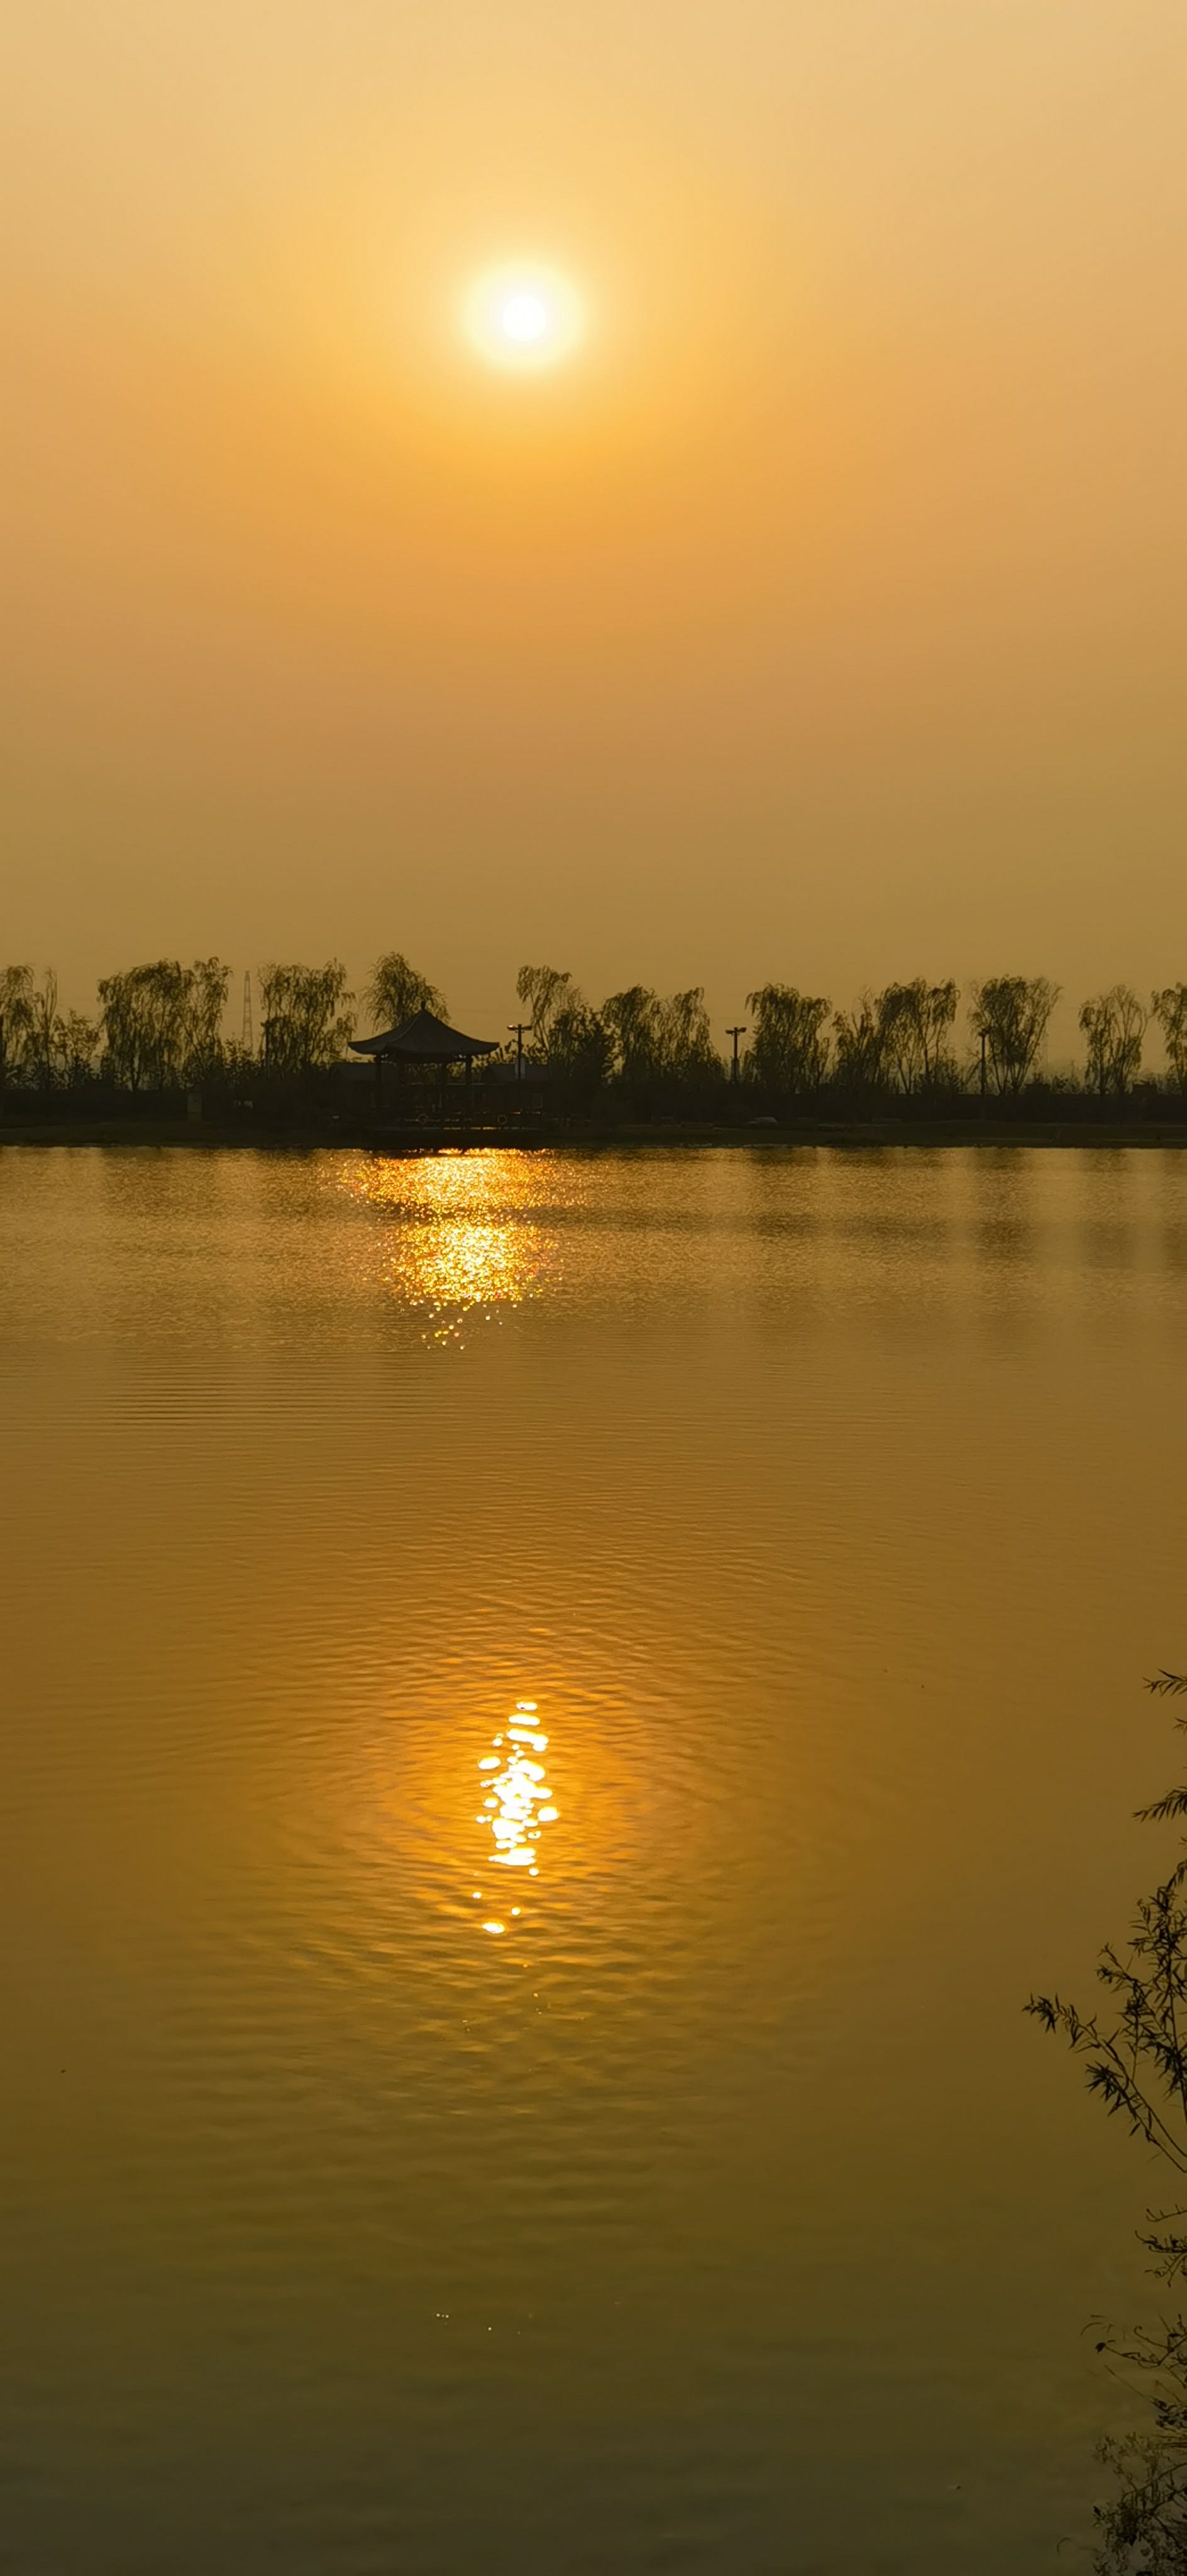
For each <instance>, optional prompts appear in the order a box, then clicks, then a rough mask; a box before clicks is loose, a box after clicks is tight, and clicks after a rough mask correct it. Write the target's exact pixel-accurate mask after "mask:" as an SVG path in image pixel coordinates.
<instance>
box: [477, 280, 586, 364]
mask: <svg viewBox="0 0 1187 2576" xmlns="http://www.w3.org/2000/svg"><path fill="white" fill-rule="evenodd" d="M462 319H463V323H464V326H465V331H466V336H467V338H468V339H469V341H470V344H471V346H472V347H473V348H474V349H476V350H477V352H478V355H479V357H481V358H485V359H486V360H487V362H488V364H489V365H491V366H495V367H508V368H511V369H513V370H518V371H519V372H520V373H528V374H538V373H539V372H540V371H541V370H542V369H544V368H546V367H555V366H556V365H558V363H559V361H560V360H561V359H562V358H567V357H569V356H570V355H571V354H572V352H573V350H574V349H575V348H576V347H577V344H578V342H579V340H580V339H581V338H582V336H583V334H584V330H585V312H584V307H583V305H582V301H581V298H580V296H579V295H578V293H577V290H576V288H575V287H574V286H573V285H571V283H570V281H569V279H568V278H567V277H562V276H561V275H560V274H559V272H558V271H557V270H556V269H552V268H540V267H537V266H536V265H535V263H534V262H524V263H523V264H522V265H521V264H518V263H516V264H514V265H510V266H508V267H506V268H494V269H490V270H488V272H487V274H486V276H485V277H480V278H477V279H476V280H475V283H474V284H473V286H471V288H470V289H469V292H468V293H467V296H466V299H465V303H464V306H463V309H462Z"/></svg>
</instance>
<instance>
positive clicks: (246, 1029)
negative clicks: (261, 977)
mask: <svg viewBox="0 0 1187 2576" xmlns="http://www.w3.org/2000/svg"><path fill="white" fill-rule="evenodd" d="M255 1051H256V1035H255V1029H254V1028H253V1026H252V1015H251V968H250V966H249V967H248V968H247V970H246V972H245V974H244V977H243V1052H244V1054H245V1055H254V1054H255Z"/></svg>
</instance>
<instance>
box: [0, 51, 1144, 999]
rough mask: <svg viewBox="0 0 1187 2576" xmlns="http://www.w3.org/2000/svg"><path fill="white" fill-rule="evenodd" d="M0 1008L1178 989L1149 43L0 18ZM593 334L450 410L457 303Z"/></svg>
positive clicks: (460, 386)
mask: <svg viewBox="0 0 1187 2576" xmlns="http://www.w3.org/2000/svg"><path fill="white" fill-rule="evenodd" d="M3 51H4V56H5V60H4V63H3V66H2V67H0V68H2V69H3V72H4V88H5V93H6V95H7V98H8V100H9V108H8V111H7V115H8V120H9V122H8V130H7V133H6V134H5V135H4V136H3V137H0V145H2V149H0V168H2V177H0V193H2V196H3V200H4V203H3V213H4V216H5V218H6V221H5V224H4V230H5V234H6V236H7V240H8V242H9V245H10V248H9V251H8V253H7V255H6V256H7V260H8V263H9V269H8V277H7V300H8V303H9V306H10V316H11V318H10V328H9V345H10V359H9V366H8V369H7V370H6V372H7V375H8V379H9V385H10V387H11V388H12V389H13V391H14V394H15V399H14V400H13V401H12V402H11V405H10V412H9V426H8V430H7V432H6V437H7V442H8V444H7V455H6V461H5V472H4V477H3V492H4V505H5V516H6V520H7V529H6V544H5V552H6V557H7V563H8V577H7V580H6V591H7V595H8V598H9V603H10V618H9V656H8V673H7V679H6V686H5V691H4V726H5V731H6V735H7V737H8V739H7V742H6V746H5V773H6V779H7V782H8V784H7V797H8V806H9V816H8V829H9V840H10V851H11V857H10V865H9V867H8V869H7V870H6V879H7V886H6V893H7V900H6V901H5V903H4V904H3V906H2V907H0V924H2V927H0V953H2V954H3V956H5V957H11V958H25V957H28V958H30V959H32V960H33V961H34V962H36V963H38V964H42V963H45V962H47V961H55V962H56V963H57V964H58V965H59V967H60V969H61V971H62V976H63V983H64V986H65V988H66V990H67V994H68V997H69V998H70V999H72V1000H79V1001H82V1000H85V998H86V993H87V987H88V985H89V984H90V983H91V981H92V979H93V978H94V976H95V975H96V974H98V973H102V972H104V971H105V970H106V969H107V968H109V967H110V966H112V965H114V964H126V963H129V962H132V961H133V960H134V959H137V958H141V957H147V956H154V955H159V954H161V953H163V952H164V953H176V952H179V951H180V952H181V953H183V954H186V955H192V954H195V953H208V952H209V951H211V950H217V951H218V952H219V953H220V954H222V955H224V956H226V957H227V958H228V959H230V960H231V961H233V963H234V964H235V965H236V967H242V966H243V965H246V964H255V963H256V962H257V961H259V960H260V959H263V958H269V957H275V956H282V957H284V956H288V957H310V958H313V957H321V956H325V955H327V954H329V953H332V952H336V953H338V954H339V955H341V956H342V957H344V958H345V960H346V961H347V963H348V965H349V966H350V967H351V969H352V971H359V970H361V969H362V968H364V967H365V965H366V963H367V961H368V960H369V959H370V957H372V956H373V955H374V953H375V951H376V950H377V949H379V948H382V947H389V946H399V947H404V948H406V949H408V950H409V951H410V953H411V954H412V955H413V957H414V958H415V959H416V960H417V962H418V963H420V964H421V965H422V966H423V967H424V968H425V969H426V970H427V971H428V972H429V973H430V974H432V975H433V976H434V978H435V979H436V980H437V981H438V982H440V983H441V984H442V985H443V986H444V988H445V990H446V993H447V995H448V998H449V1001H450V1004H451V1006H452V1008H453V1010H454V1012H455V1014H456V1015H457V1016H458V1017H459V1018H460V1019H461V1020H462V1021H463V1022H467V1021H468V1022H469V1023H470V1024H471V1025H474V1026H485V1024H486V1023H488V1022H489V1023H490V1024H491V1029H492V1033H494V1031H495V1030H496V1029H497V1028H498V1027H499V1026H501V1025H502V1022H503V1021H504V1020H505V1019H506V1018H507V1016H508V1013H509V1008H510V1003H511V999H512V988H513V978H514V972H515V969H516V967H517V965H518V964H519V963H520V962H521V961H522V960H523V959H524V958H525V957H530V958H532V959H540V958H544V959H547V960H548V961H549V962H552V963H554V964H557V965H560V966H567V967H570V968H572V969H573V970H574V972H575V973H576V974H577V975H578V976H579V978H580V979H581V981H582V982H583V983H584V984H585V985H586V986H587V988H588V989H589V991H590V992H591V994H592V995H593V996H594V997H595V998H600V996H601V994H602V993H603V992H605V991H607V990H609V989H611V988H613V987H615V986H618V985H621V984H623V983H625V982H630V981H634V980H637V979H642V980H644V981H647V982H655V983H657V984H660V985H661V986H663V987H664V988H665V989H668V988H670V987H672V986H673V985H684V984H688V983H691V982H701V981H703V982H705V983H706V984H707V986H708V988H709V994H710V1000H711V1003H712V1005H713V1008H714V1013H715V1017H717V1018H719V1019H721V1018H725V1017H728V1016H733V1015H734V1014H735V1012H736V1011H737V1009H738V1007H739V1005H740V1004H741V1002H742V998H743V996H744V994H745V992H746V990H747V988H748V987H749V986H751V985H753V984H755V983H756V982H759V981H763V980H766V979H767V978H769V977H781V978H787V979H788V980H790V981H793V982H797V983H801V984H806V985H808V986H810V987H811V988H813V989H815V990H821V991H825V992H829V993H831V994H832V995H833V996H834V997H835V998H836V999H838V1000H839V999H842V998H847V997H848V996H849V995H850V994H851V993H852V992H853V990H854V989H855V988H856V987H857V986H859V985H860V984H862V983H863V982H865V981H866V980H869V979H873V980H879V981H880V980H885V978H886V977H888V976H891V975H898V974H907V975H909V974H913V973H915V972H919V971H923V972H926V973H928V974H931V975H937V976H938V975H947V974H950V973H952V974H956V975H958V976H961V977H964V976H968V975H970V974H973V973H977V972H984V973H992V972H995V971H1009V970H1012V969H1019V970H1022V969H1025V970H1028V971H1035V970H1043V971H1046V972H1048V973H1051V974H1053V975H1055V976H1057V977H1058V978H1059V979H1060V980H1061V981H1062V982H1063V983H1064V984H1065V986H1067V987H1068V989H1069V992H1070V993H1073V994H1075V995H1076V996H1078V995H1079V994H1080V993H1082V992H1083V991H1084V990H1086V989H1088V988H1089V987H1091V986H1093V985H1095V984H1098V983H1100V982H1101V981H1102V980H1110V981H1111V980H1112V979H1113V978H1114V977H1115V976H1117V975H1124V976H1130V977H1132V978H1133V979H1134V980H1135V981H1136V982H1137V983H1139V984H1140V985H1144V986H1148V985H1149V984H1150V982H1151V981H1152V980H1154V979H1157V980H1159V981H1162V980H1166V979H1169V978H1171V977H1178V976H1187V873H1185V871H1184V866H1183V826H1184V813H1185V806H1187V795H1185V789H1187V758H1185V752H1184V740H1185V723H1184V718H1185V714H1187V693H1185V681H1187V668H1185V664H1187V655H1185V651H1184V643H1185V613H1184V573H1185V570H1187V566H1185V563H1184V552H1185V549H1184V544H1183V536H1184V518H1185V506H1184V480H1185V477H1184V401H1183V396H1184V381H1185V377H1187V365H1185V356H1187V295H1185V288H1187V223H1185V215H1187V154H1185V153H1184V149H1183V135H1184V128H1185V112H1187V13H1185V11H1184V8H1183V0H629V4H628V0H570V5H568V6H566V5H564V0H503V5H501V6H499V7H493V6H492V5H491V0H432V6H429V5H426V0H417V5H416V6H415V7H414V6H412V5H410V0H405V4H404V5H397V0H12V5H10V8H9V10H8V12H7V13H6V16H5V21H4V35H3ZM521 253H531V254H534V255H536V256H539V257H541V258H544V259H547V260H549V261H550V262H552V263H553V264H554V265H555V266H556V267H558V268H560V269H561V270H563V271H564V272H565V273H567V275H568V276H570V277H571V278H572V279H573V280H574V282H575V284H576V285H577V286H578V287H579V288H580V290H581V292H582V294H583V295H584V297H585V299H586V302H587V306H588V311H589V317H590V328H589V330H588V334H587V337H586V339H585V341H584V343H583V345H582V347H581V349H580V350H579V351H577V352H576V353H575V354H574V355H573V356H572V357H571V358H570V359H569V360H568V361H567V362H566V364H565V365H563V366H560V367H558V368H556V369H555V370H554V371H552V372H551V373H550V374H548V375H546V376H545V375H541V376H536V377H521V376H508V375H506V374H501V373H498V372H497V371H494V370H491V369H488V368H486V367H485V366H484V365H483V364H482V362H481V360H480V359H479V358H477V357H476V355H475V354H474V352H473V350H472V349H471V348H470V346H469V345H468V343H467V342H466V340H465V339H464V337H463V334H462V332H461V329H460V326H459V320H458V314H459V308H460V304H461V301H462V298H463V295H464V293H465V290H466V287H467V285H468V284H469V283H470V281H471V280H472V279H473V278H474V277H475V276H476V275H478V274H480V273H481V272H482V271H483V270H484V269H486V268H488V267H490V266H492V265H493V264H495V263H497V262H498V261H499V260H501V259H503V258H505V257H511V256H514V255H519V254H521Z"/></svg>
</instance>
